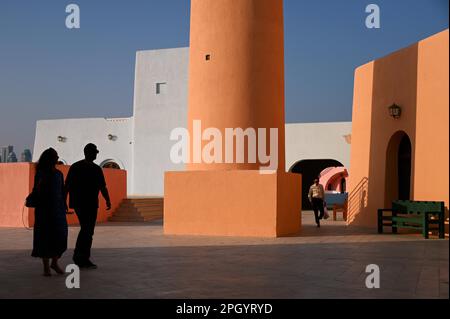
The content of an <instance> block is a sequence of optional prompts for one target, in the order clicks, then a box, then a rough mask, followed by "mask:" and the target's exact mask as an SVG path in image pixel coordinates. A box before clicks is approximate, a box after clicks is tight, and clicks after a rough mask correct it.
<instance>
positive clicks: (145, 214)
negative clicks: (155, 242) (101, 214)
mask: <svg viewBox="0 0 450 319" xmlns="http://www.w3.org/2000/svg"><path fill="white" fill-rule="evenodd" d="M163 212H164V198H162V197H148V198H127V199H124V200H123V201H122V203H121V204H120V206H119V208H117V210H116V211H115V212H114V213H113V216H112V217H110V218H109V219H108V220H109V221H110V222H122V223H130V222H150V221H153V220H158V219H162V218H163Z"/></svg>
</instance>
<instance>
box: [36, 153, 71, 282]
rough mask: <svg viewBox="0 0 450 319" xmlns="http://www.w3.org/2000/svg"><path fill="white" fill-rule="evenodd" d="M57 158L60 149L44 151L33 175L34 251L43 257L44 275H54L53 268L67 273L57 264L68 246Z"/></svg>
mask: <svg viewBox="0 0 450 319" xmlns="http://www.w3.org/2000/svg"><path fill="white" fill-rule="evenodd" d="M57 162H58V153H57V152H56V151H55V150H54V149H52V148H49V149H48V150H46V151H44V153H42V155H41V157H40V158H39V162H38V164H37V167H36V176H35V178H34V191H35V192H36V195H37V199H38V200H37V205H36V209H35V223H34V234H33V252H32V254H31V255H32V256H33V257H38V258H42V261H43V264H44V276H51V272H50V269H53V270H54V271H56V273H58V274H64V271H63V270H62V269H61V268H60V267H59V265H58V259H59V258H61V256H62V254H63V253H64V252H65V251H66V250H67V232H68V230H67V220H66V211H67V205H66V203H65V201H64V176H63V174H62V173H61V172H60V171H59V170H57V169H56V164H57ZM50 260H51V264H50Z"/></svg>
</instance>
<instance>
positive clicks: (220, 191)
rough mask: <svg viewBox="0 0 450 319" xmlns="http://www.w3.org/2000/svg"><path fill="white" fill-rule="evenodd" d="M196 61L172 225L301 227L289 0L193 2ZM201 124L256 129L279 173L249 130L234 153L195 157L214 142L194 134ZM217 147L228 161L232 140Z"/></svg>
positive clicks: (235, 230) (170, 196)
mask: <svg viewBox="0 0 450 319" xmlns="http://www.w3.org/2000/svg"><path fill="white" fill-rule="evenodd" d="M189 68H190V69H189V72H190V74H189V116H188V128H189V132H190V136H191V138H190V163H189V164H188V165H187V171H186V172H168V173H166V177H165V207H164V229H165V233H166V234H185V235H219V236H221V235H224V236H268V237H275V236H283V235H290V234H293V233H297V232H298V231H299V230H300V220H301V218H300V213H301V212H300V209H301V208H300V207H301V203H300V197H301V196H300V192H301V180H300V179H301V177H300V176H298V175H293V174H288V173H286V172H285V113H284V21H283V1H282V0H192V1H191V43H190V65H189ZM199 123H201V124H200V125H201V129H203V130H204V129H207V128H214V129H215V130H216V132H220V133H221V135H222V137H224V138H226V137H227V129H228V130H229V129H242V130H247V129H252V130H253V131H254V132H257V133H258V134H257V135H258V137H257V138H256V141H257V142H259V143H256V149H257V150H258V151H259V150H260V148H262V146H264V147H265V149H264V150H265V151H267V152H264V153H265V154H266V153H269V152H272V153H273V152H276V153H277V156H276V157H277V164H276V166H275V168H274V169H273V172H272V173H270V174H262V173H261V172H260V169H261V168H262V167H265V163H263V162H262V161H261V159H260V157H258V156H256V157H255V156H253V157H252V156H251V155H250V154H249V152H251V149H252V148H251V147H247V146H250V144H251V143H250V140H251V139H250V137H248V136H247V139H246V140H245V141H246V143H244V144H245V147H242V146H243V144H242V143H241V144H238V143H237V138H235V139H234V140H232V141H233V143H232V144H231V148H232V151H233V153H234V156H233V157H232V161H225V160H224V161H222V162H210V161H208V162H205V161H204V159H203V158H201V157H199V156H197V155H198V154H200V153H199V150H201V149H203V148H204V147H205V146H206V145H207V144H208V143H209V142H210V141H209V140H201V139H198V138H196V136H197V137H198V135H199V134H200V135H201V134H202V131H201V129H200V128H199V126H198V124H199ZM274 129H276V132H277V135H276V136H275V141H276V144H277V145H276V146H277V148H276V149H274V148H273V144H272V142H270V135H271V133H272V132H273V130H274ZM260 130H264V131H265V134H266V135H265V139H262V140H261V139H260V132H261V131H260ZM271 130H272V131H271ZM246 132H247V131H246ZM261 141H263V143H261ZM254 142H255V140H254ZM219 145H220V147H221V150H222V152H221V153H222V154H223V158H224V159H225V157H226V155H225V154H226V153H227V150H228V151H229V149H228V147H229V145H230V144H229V142H228V144H227V142H226V141H223V143H222V144H219ZM238 145H240V147H239V146H238ZM216 152H217V150H216ZM256 153H257V154H259V152H256ZM196 154H197V155H196ZM238 154H240V155H241V156H240V158H241V159H245V160H244V161H242V160H240V161H239V160H238ZM252 158H253V160H251V159H252ZM228 159H230V158H229V157H228Z"/></svg>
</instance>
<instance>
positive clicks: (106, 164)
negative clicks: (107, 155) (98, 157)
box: [100, 159, 123, 169]
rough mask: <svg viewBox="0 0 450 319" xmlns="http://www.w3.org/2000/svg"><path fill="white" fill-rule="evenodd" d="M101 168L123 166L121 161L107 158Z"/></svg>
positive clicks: (118, 167)
mask: <svg viewBox="0 0 450 319" xmlns="http://www.w3.org/2000/svg"><path fill="white" fill-rule="evenodd" d="M100 167H101V168H110V169H123V166H121V165H120V164H119V161H117V160H114V159H107V160H104V161H103V162H102V163H101V164H100Z"/></svg>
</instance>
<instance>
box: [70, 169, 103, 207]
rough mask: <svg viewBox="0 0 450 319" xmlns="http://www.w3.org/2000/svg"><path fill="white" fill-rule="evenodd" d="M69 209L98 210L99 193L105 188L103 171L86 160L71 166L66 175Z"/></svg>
mask: <svg viewBox="0 0 450 319" xmlns="http://www.w3.org/2000/svg"><path fill="white" fill-rule="evenodd" d="M66 186H67V187H68V190H69V206H70V208H74V209H77V208H82V207H83V208H98V195H99V191H100V190H101V189H102V188H104V187H106V182H105V176H104V175H103V170H102V169H101V168H100V166H98V165H97V164H95V163H92V162H88V161H86V160H82V161H79V162H77V163H75V164H73V165H72V166H71V167H70V169H69V173H68V174H67V179H66Z"/></svg>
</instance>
